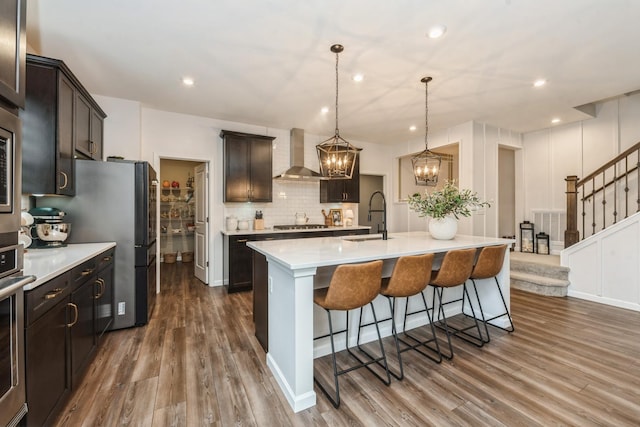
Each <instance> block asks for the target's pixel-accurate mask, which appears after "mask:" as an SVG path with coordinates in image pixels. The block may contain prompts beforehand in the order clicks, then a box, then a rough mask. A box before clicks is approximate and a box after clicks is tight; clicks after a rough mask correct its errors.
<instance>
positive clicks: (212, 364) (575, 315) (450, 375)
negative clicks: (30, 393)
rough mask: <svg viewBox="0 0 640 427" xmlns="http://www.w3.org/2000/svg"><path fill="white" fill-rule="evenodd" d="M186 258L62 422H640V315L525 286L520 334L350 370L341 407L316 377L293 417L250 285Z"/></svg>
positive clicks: (115, 339) (103, 359)
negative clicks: (386, 378) (255, 315)
mask: <svg viewBox="0 0 640 427" xmlns="http://www.w3.org/2000/svg"><path fill="white" fill-rule="evenodd" d="M187 266H188V267H189V268H181V264H180V263H176V264H169V265H164V264H163V266H162V274H161V277H162V289H163V293H162V294H161V295H160V296H159V298H158V303H157V305H156V308H155V311H154V314H153V318H152V319H151V321H150V323H149V325H147V326H146V327H143V328H133V329H127V330H121V331H114V332H110V333H108V334H106V338H105V340H104V343H103V346H102V347H101V349H100V350H99V353H98V354H97V356H96V358H95V361H94V362H93V364H92V365H91V367H90V368H89V371H88V372H87V374H86V376H85V378H84V380H83V382H82V385H81V386H80V388H79V389H78V390H77V391H76V392H75V393H74V394H73V395H72V396H71V398H70V400H69V402H68V404H67V405H66V407H65V409H64V411H63V412H62V414H61V416H60V417H59V419H58V421H57V425H60V426H80V425H83V426H115V425H131V426H205V425H216V426H228V425H261V426H290V425H291V426H294V425H295V426H298V425H299V426H311V425H320V426H323V425H326V426H342V425H367V426H369V425H402V426H404V425H416V426H424V425H436V426H450V425H455V426H464V425H469V426H480V425H483V426H484V425H487V426H516V425H524V426H536V425H539V426H549V425H574V426H596V425H600V426H605V425H606V426H614V425H615V426H631V425H635V426H637V425H639V424H640V357H639V356H640V313H637V312H633V311H628V310H623V309H617V308H613V307H608V306H604V305H600V304H596V303H591V302H587V301H582V300H577V299H573V298H553V297H543V296H539V295H534V294H529V293H525V292H522V291H517V290H514V291H512V297H511V298H512V299H511V302H512V305H511V307H512V315H513V319H514V323H515V326H516V331H515V332H514V333H513V334H507V333H505V332H503V331H501V330H498V329H495V328H494V329H492V330H491V332H492V340H491V342H490V343H489V344H487V345H485V346H484V347H482V348H476V347H474V346H472V345H470V344H468V343H465V342H462V341H460V340H457V339H456V340H454V351H455V357H454V359H453V360H452V361H446V362H443V363H442V364H440V365H438V364H435V363H433V362H431V361H429V360H427V359H426V358H424V357H422V356H419V355H418V354H416V353H415V352H407V353H404V354H403V360H404V361H405V375H406V377H405V379H404V380H403V381H395V380H394V381H393V382H392V383H391V386H389V387H386V386H384V385H383V384H382V383H381V382H380V381H379V380H377V379H376V378H375V377H374V376H373V375H371V374H370V373H369V372H367V371H366V370H363V369H360V370H357V371H354V372H351V373H350V374H347V375H344V376H342V377H341V379H340V385H341V395H342V405H341V407H340V408H339V409H337V410H336V409H334V408H333V406H331V404H330V403H329V402H328V400H327V399H326V398H325V397H324V396H323V395H322V393H321V392H320V391H319V390H318V389H317V388H316V392H317V399H318V403H317V405H316V406H315V407H313V408H311V409H308V410H305V411H303V412H301V413H298V414H294V413H293V412H292V411H291V409H290V408H289V406H288V405H287V403H286V401H285V400H284V397H283V396H282V394H281V393H280V389H279V388H278V386H277V384H276V382H275V380H274V378H273V376H272V375H271V373H270V371H269V369H268V368H267V367H266V363H265V354H264V351H263V350H262V348H261V347H260V345H259V344H258V342H257V340H256V339H255V337H254V336H253V323H252V313H251V309H252V300H251V293H246V292H245V293H240V294H232V295H227V294H226V292H225V291H224V289H223V288H208V287H206V286H204V285H202V283H200V282H199V281H198V280H196V279H195V278H193V276H192V274H191V268H190V265H189V264H187ZM391 344H392V342H391V340H390V339H387V340H386V342H385V345H388V346H389V349H390V348H391V347H390V346H391ZM340 360H346V359H345V358H342V357H341V358H340ZM391 363H393V362H391ZM316 366H317V367H316V369H321V370H323V371H324V372H327V373H328V372H330V370H331V368H330V365H329V360H328V358H323V359H322V360H319V361H316Z"/></svg>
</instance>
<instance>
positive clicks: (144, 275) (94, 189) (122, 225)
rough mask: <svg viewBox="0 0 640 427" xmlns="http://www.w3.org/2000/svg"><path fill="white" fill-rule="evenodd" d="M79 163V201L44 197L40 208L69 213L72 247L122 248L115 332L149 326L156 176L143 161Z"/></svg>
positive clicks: (117, 272)
mask: <svg viewBox="0 0 640 427" xmlns="http://www.w3.org/2000/svg"><path fill="white" fill-rule="evenodd" d="M75 162H76V165H75V167H76V170H75V177H76V196H75V197H43V198H40V199H39V200H38V202H37V203H38V206H51V207H56V208H59V209H62V210H63V211H65V212H66V213H67V217H65V222H69V223H71V233H70V235H69V239H68V240H67V243H88V242H107V241H115V242H116V243H117V246H116V261H115V284H114V312H115V320H114V322H113V326H112V328H111V329H122V328H127V327H131V326H141V325H144V324H146V323H147V322H148V321H149V317H150V316H151V313H152V311H153V307H154V305H155V296H156V199H157V178H156V172H155V170H154V169H153V168H152V167H151V165H150V164H149V163H147V162H140V161H127V160H110V161H106V162H96V161H92V160H76V161H75ZM42 250H46V249H42Z"/></svg>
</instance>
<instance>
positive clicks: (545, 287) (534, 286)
mask: <svg viewBox="0 0 640 427" xmlns="http://www.w3.org/2000/svg"><path fill="white" fill-rule="evenodd" d="M510 261H511V271H510V277H511V287H513V288H516V289H521V290H524V291H528V292H533V293H536V294H539V295H548V296H557V297H564V296H566V295H567V288H568V286H569V284H570V282H569V270H570V269H569V268H568V267H563V266H561V265H560V264H559V262H560V259H559V257H553V256H545V255H537V254H520V253H517V254H515V256H512V258H511V260H510Z"/></svg>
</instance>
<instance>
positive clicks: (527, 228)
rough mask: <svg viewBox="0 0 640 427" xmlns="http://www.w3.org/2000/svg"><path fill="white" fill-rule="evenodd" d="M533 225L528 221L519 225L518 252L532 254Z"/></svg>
mask: <svg viewBox="0 0 640 427" xmlns="http://www.w3.org/2000/svg"><path fill="white" fill-rule="evenodd" d="M534 242H535V241H534V234H533V223H531V222H529V221H525V222H521V223H520V252H528V253H531V254H532V253H534V250H533V249H534Z"/></svg>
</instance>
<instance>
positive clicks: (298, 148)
mask: <svg viewBox="0 0 640 427" xmlns="http://www.w3.org/2000/svg"><path fill="white" fill-rule="evenodd" d="M289 150H290V157H289V161H290V164H291V167H290V168H289V169H287V170H286V171H284V172H282V173H281V174H280V175H276V176H274V177H273V179H277V180H279V181H298V182H300V181H303V182H317V181H320V178H322V175H320V174H319V173H318V172H316V171H313V170H311V169H309V168H306V167H304V129H298V128H293V129H291V138H290V148H289Z"/></svg>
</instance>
